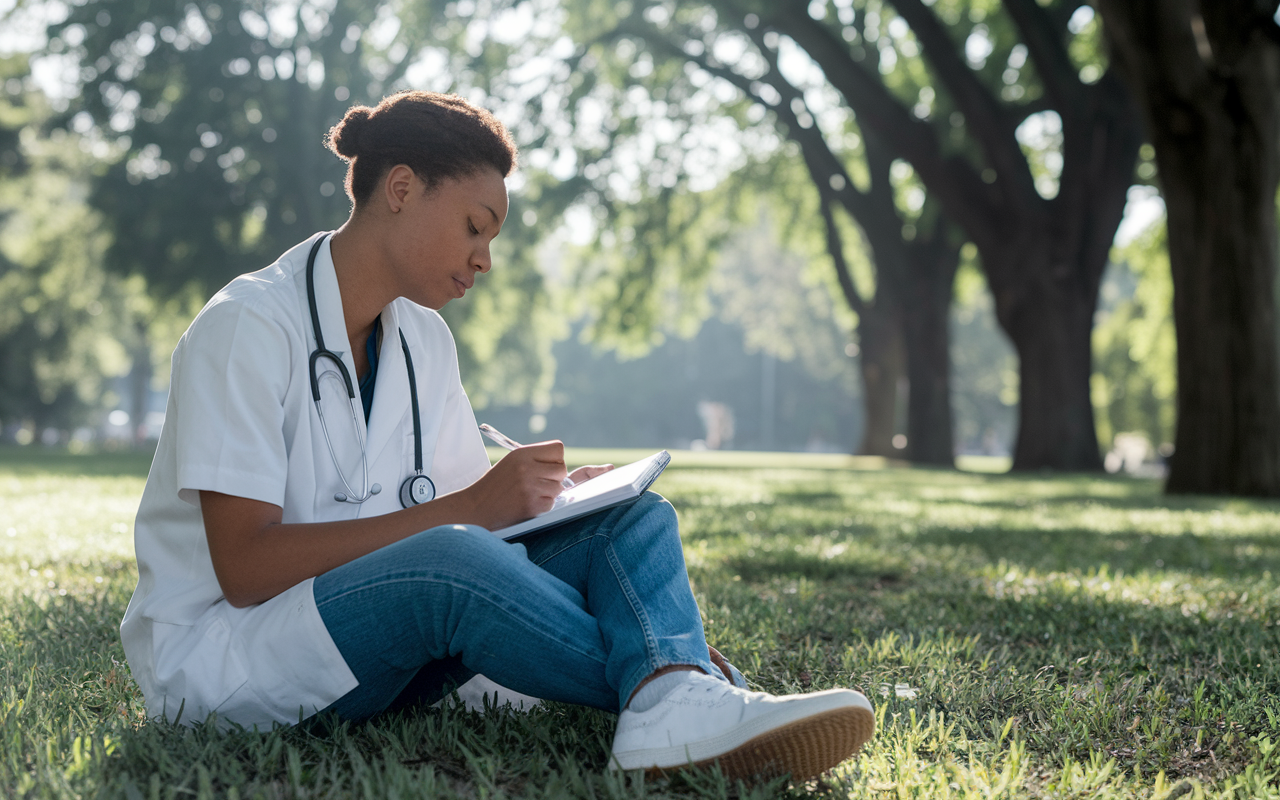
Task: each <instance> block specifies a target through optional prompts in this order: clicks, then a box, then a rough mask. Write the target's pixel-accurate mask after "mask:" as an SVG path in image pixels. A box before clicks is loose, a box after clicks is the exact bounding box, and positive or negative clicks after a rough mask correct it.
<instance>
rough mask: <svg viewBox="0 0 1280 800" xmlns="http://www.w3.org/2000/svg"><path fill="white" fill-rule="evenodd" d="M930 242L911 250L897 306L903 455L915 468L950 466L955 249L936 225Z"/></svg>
mask: <svg viewBox="0 0 1280 800" xmlns="http://www.w3.org/2000/svg"><path fill="white" fill-rule="evenodd" d="M937 227H938V229H939V230H938V231H937V232H936V233H935V234H934V236H933V238H932V240H930V241H927V242H921V243H920V244H919V245H918V246H916V247H912V248H910V249H911V253H910V261H909V264H908V268H907V271H908V275H909V280H908V286H909V287H910V288H909V289H908V294H907V296H906V298H905V300H906V302H904V303H903V312H902V320H903V325H902V332H903V340H904V345H905V348H904V349H905V351H906V362H907V379H908V382H909V384H910V391H909V393H908V399H907V457H908V458H909V459H910V460H911V461H912V462H914V463H916V464H930V465H935V466H946V467H951V466H955V437H954V432H953V428H952V418H951V346H950V344H951V335H950V328H949V321H950V312H951V299H952V293H953V288H954V283H955V275H956V268H957V267H958V266H959V263H960V249H959V247H957V246H955V245H954V244H952V243H951V242H950V241H948V238H949V237H948V235H947V234H948V232H949V231H948V226H946V225H944V224H943V223H942V222H941V221H939V223H938V225H937Z"/></svg>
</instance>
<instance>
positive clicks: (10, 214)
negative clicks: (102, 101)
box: [0, 57, 144, 435]
mask: <svg viewBox="0 0 1280 800" xmlns="http://www.w3.org/2000/svg"><path fill="white" fill-rule="evenodd" d="M26 78H27V64H26V59H25V58H21V57H11V58H9V59H7V60H5V61H4V62H3V64H0V86H4V87H5V91H4V92H3V93H0V126H2V127H0V176H2V177H3V180H0V297H3V298H4V300H3V303H0V420H3V421H5V422H6V423H17V424H24V425H27V426H29V427H27V428H26V434H20V435H31V433H32V432H33V431H32V429H33V428H34V429H37V430H38V429H41V428H45V427H49V426H52V427H57V428H64V429H65V428H69V427H72V426H75V425H79V424H84V423H85V422H88V421H91V417H92V415H93V413H94V412H95V411H98V410H100V409H101V408H103V407H104V406H108V405H110V404H111V403H113V402H114V396H113V395H112V393H111V392H110V391H109V385H110V381H111V379H112V378H113V377H115V376H117V375H121V374H123V373H125V372H126V371H127V370H128V368H129V366H130V357H129V355H128V353H127V348H130V347H132V346H133V345H134V344H135V342H134V332H133V330H132V328H131V326H130V320H132V319H133V318H134V317H135V316H136V311H137V309H138V306H139V304H140V303H142V302H144V300H143V298H142V295H141V291H140V287H139V285H138V282H137V281H127V280H124V279H121V278H119V277H117V276H113V275H107V274H105V273H104V272H103V270H102V268H101V254H102V252H103V250H104V249H105V247H106V241H107V234H106V233H105V231H104V230H103V227H102V222H101V219H100V217H99V215H98V214H96V213H95V212H94V211H93V210H91V209H90V208H89V207H88V205H87V204H86V202H85V193H86V183H87V180H88V176H89V174H90V171H91V170H92V168H93V163H94V160H93V156H92V154H91V153H89V152H85V150H86V147H85V146H86V145H87V144H88V142H86V141H83V140H78V139H77V138H76V137H73V136H69V135H66V134H65V133H59V134H58V135H56V136H54V137H51V138H48V139H41V138H38V136H37V135H36V132H37V128H38V126H39V125H40V123H41V122H42V121H43V119H44V118H46V117H47V115H48V108H47V106H46V105H45V104H44V102H43V98H42V96H41V95H39V94H38V93H37V92H35V91H34V90H33V89H31V88H30V87H29V86H28V85H27V82H26V80H25V79H26Z"/></svg>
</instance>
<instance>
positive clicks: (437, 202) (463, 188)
mask: <svg viewBox="0 0 1280 800" xmlns="http://www.w3.org/2000/svg"><path fill="white" fill-rule="evenodd" d="M397 171H400V172H401V173H408V174H407V175H404V174H397ZM387 191H388V196H389V199H390V202H391V206H390V207H391V209H392V211H393V214H392V218H393V231H392V234H391V236H390V241H388V242H387V246H388V248H389V250H390V254H391V256H392V259H391V260H392V263H393V271H394V273H395V276H396V279H397V282H398V284H399V290H400V294H401V295H402V296H403V297H407V298H408V299H410V300H412V301H414V302H415V303H418V304H419V305H423V306H426V307H427V308H434V309H437V310H438V309H440V308H443V307H444V306H445V304H446V303H448V302H449V301H450V300H453V299H456V298H459V297H462V296H463V295H464V294H466V291H467V290H468V289H470V288H471V287H472V286H473V285H474V284H475V282H476V278H477V277H478V276H479V274H480V273H484V272H488V271H489V269H490V267H492V266H493V262H492V261H491V259H490V256H489V244H490V243H491V242H492V241H493V240H494V237H496V236H497V235H498V232H499V231H500V230H502V223H503V222H504V221H505V220H506V218H507V187H506V184H505V183H504V182H503V179H502V176H501V175H500V174H498V172H497V170H486V171H484V172H481V173H480V174H478V175H471V176H466V177H463V178H458V179H453V180H445V181H441V182H440V183H439V184H438V185H437V186H436V187H435V188H434V189H432V190H430V191H428V190H427V189H426V186H425V184H424V183H423V182H422V181H421V180H420V179H419V178H418V177H417V176H416V175H414V174H413V171H412V170H410V169H409V168H408V167H395V168H393V169H392V171H391V173H390V174H389V175H388V181H387Z"/></svg>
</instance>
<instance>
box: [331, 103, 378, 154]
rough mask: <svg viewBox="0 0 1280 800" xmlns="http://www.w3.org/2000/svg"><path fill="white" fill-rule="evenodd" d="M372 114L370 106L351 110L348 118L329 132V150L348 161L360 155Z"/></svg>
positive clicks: (347, 114) (344, 118)
mask: <svg viewBox="0 0 1280 800" xmlns="http://www.w3.org/2000/svg"><path fill="white" fill-rule="evenodd" d="M372 114H373V109H372V108H369V107H368V106H354V107H352V108H350V109H349V110H348V111H347V113H346V116H344V117H343V118H342V120H341V121H340V122H339V123H338V124H337V125H334V126H333V128H331V129H330V130H329V142H328V144H329V149H330V150H332V151H333V152H335V153H337V154H338V155H339V156H342V157H343V158H345V159H347V160H348V161H350V160H351V159H353V158H355V157H356V156H358V155H360V151H361V149H363V148H362V145H363V139H364V134H365V132H366V131H368V129H369V118H370V116H371V115H372Z"/></svg>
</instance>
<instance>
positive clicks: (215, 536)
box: [200, 441, 594, 608]
mask: <svg viewBox="0 0 1280 800" xmlns="http://www.w3.org/2000/svg"><path fill="white" fill-rule="evenodd" d="M583 469H587V468H583ZM579 472H582V470H576V471H575V474H577V473H579ZM564 476H565V464H564V445H563V444H562V443H560V442H558V441H553V442H542V443H540V444H534V445H528V446H526V447H521V448H520V449H518V450H513V451H512V452H510V453H508V454H507V455H506V457H504V458H503V459H502V460H501V461H499V462H498V463H497V464H495V465H494V467H493V468H492V469H490V470H489V471H488V472H487V473H485V475H484V476H483V477H481V478H480V479H479V480H478V481H476V482H475V483H473V484H471V485H470V486H468V487H467V488H465V489H462V490H459V491H456V492H452V493H450V494H447V495H444V496H442V497H439V498H437V499H435V500H433V501H431V502H429V503H423V504H422V505H419V506H414V507H413V508H406V509H404V510H401V511H396V512H394V513H391V514H385V515H383V516H379V517H369V518H366V519H353V520H340V521H335V522H312V523H289V524H286V523H283V522H282V521H281V515H282V513H283V512H282V510H281V508H280V507H279V506H277V505H273V504H271V503H264V502H262V501H259V500H250V499H248V498H244V497H236V496H233V495H227V494H221V493H218V492H210V491H202V492H200V511H201V514H202V515H203V517H204V529H205V535H206V536H207V537H208V540H209V555H210V557H211V558H212V559H213V569H214V572H215V573H216V574H217V576H218V584H219V585H220V586H221V587H222V593H223V595H225V596H226V598H227V602H229V603H231V605H233V606H236V607H237V608H243V607H245V606H249V605H253V604H254V603H261V602H263V601H264V600H269V599H271V598H272V597H275V596H276V595H277V594H279V593H281V592H283V591H284V590H285V589H288V588H290V587H291V586H295V585H297V584H299V583H301V582H302V581H304V580H306V579H308V578H314V577H315V576H317V575H319V574H321V573H323V572H327V571H329V570H331V569H334V568H335V567H339V566H342V565H343V564H346V563H347V562H349V561H353V560H355V559H357V558H359V557H360V556H363V555H366V554H368V553H371V552H373V551H374V550H377V549H378V548H381V547H385V546H386V545H389V544H392V543H394V542H398V541H400V540H401V539H404V538H407V537H409V536H412V535H413V534H415V533H418V532H420V531H424V530H427V529H428V528H434V527H436V526H438V525H450V524H471V525H479V526H481V527H484V528H488V529H490V530H496V529H498V528H502V527H505V526H507V525H511V524H514V523H516V522H521V521H523V520H526V519H529V518H530V517H533V516H535V515H537V514H540V513H542V512H544V511H547V510H548V509H550V508H551V505H552V503H554V502H555V498H556V495H558V494H559V493H560V480H561V479H562V478H564ZM592 477H594V476H592Z"/></svg>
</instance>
